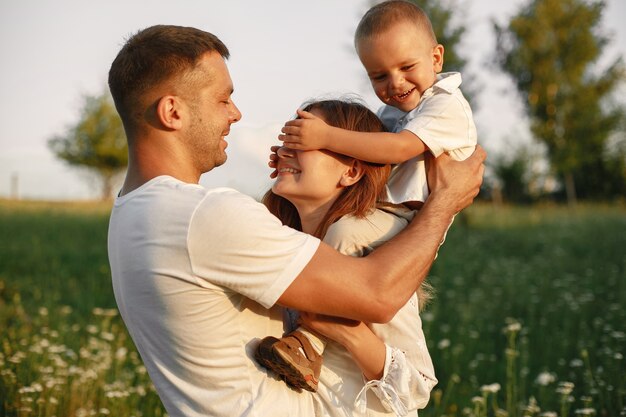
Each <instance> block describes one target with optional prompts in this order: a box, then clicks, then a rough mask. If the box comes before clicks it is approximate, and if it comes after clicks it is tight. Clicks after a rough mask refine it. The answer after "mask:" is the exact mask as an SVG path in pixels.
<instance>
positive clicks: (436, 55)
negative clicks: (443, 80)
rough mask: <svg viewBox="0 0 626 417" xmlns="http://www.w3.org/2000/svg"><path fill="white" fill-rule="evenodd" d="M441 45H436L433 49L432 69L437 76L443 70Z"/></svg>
mask: <svg viewBox="0 0 626 417" xmlns="http://www.w3.org/2000/svg"><path fill="white" fill-rule="evenodd" d="M443 53H444V49H443V45H442V44H437V45H436V46H435V47H434V48H433V69H434V70H435V72H436V73H437V74H439V73H440V72H441V71H442V70H443Z"/></svg>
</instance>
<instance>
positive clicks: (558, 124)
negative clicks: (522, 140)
mask: <svg viewBox="0 0 626 417" xmlns="http://www.w3.org/2000/svg"><path fill="white" fill-rule="evenodd" d="M603 9H604V3H603V2H602V1H585V0H530V1H528V2H527V3H526V4H525V5H524V6H523V7H522V8H521V10H520V11H519V13H518V14H517V15H515V16H514V17H513V18H511V20H510V22H509V23H508V25H506V26H500V25H498V24H494V28H495V32H496V35H497V39H498V42H497V45H498V48H497V56H496V61H497V63H498V64H499V65H500V67H501V68H502V70H503V71H504V72H506V73H508V74H509V75H510V76H511V78H512V79H513V81H514V83H515V85H516V87H517V89H518V90H519V92H520V93H521V95H522V97H523V101H524V104H525V107H526V110H527V113H528V115H529V118H530V122H531V131H532V133H533V134H534V135H535V137H536V138H537V139H539V140H540V141H542V142H543V143H545V145H546V146H547V151H548V157H549V159H550V162H551V165H552V168H553V170H554V171H555V173H556V174H557V175H558V176H559V178H561V179H562V180H563V181H564V183H565V187H566V190H567V192H568V199H569V200H570V201H572V202H574V201H575V199H576V195H577V193H578V194H579V195H580V197H583V198H599V197H610V196H617V195H623V194H624V193H626V187H624V185H625V184H626V183H625V179H626V175H625V174H626V171H625V170H624V165H625V163H626V154H621V155H613V157H612V158H611V159H607V158H606V152H605V150H606V147H607V142H608V141H609V138H610V137H611V134H612V133H614V132H616V131H618V130H619V126H620V124H621V123H622V121H623V119H624V117H625V112H624V108H623V107H620V106H617V105H614V106H611V105H610V103H609V101H608V99H610V98H611V94H612V93H613V92H614V91H615V90H616V88H617V87H618V86H619V85H620V83H622V82H623V81H624V79H625V77H624V76H625V70H624V65H623V63H622V60H621V59H618V60H616V61H614V62H613V63H612V64H611V65H609V66H608V68H606V69H604V70H600V71H598V69H597V68H596V64H597V62H598V60H599V58H600V57H601V55H602V51H603V49H604V47H605V46H606V44H607V43H608V38H607V37H605V36H604V35H602V33H601V31H600V28H599V24H600V20H601V17H602V11H603Z"/></svg>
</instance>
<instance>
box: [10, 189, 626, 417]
mask: <svg viewBox="0 0 626 417" xmlns="http://www.w3.org/2000/svg"><path fill="white" fill-rule="evenodd" d="M109 209H110V205H108V204H106V205H105V204H100V205H96V206H94V205H93V204H78V205H77V204H72V205H65V204H63V205H61V204H35V203H23V202H19V203H15V202H7V201H2V200H0V236H2V239H0V329H2V337H3V338H2V341H1V343H0V370H1V372H0V415H2V416H9V417H16V416H34V415H38V416H46V417H48V416H80V415H84V416H86V415H102V416H107V415H110V416H116V417H127V416H138V417H139V416H146V417H147V416H155V417H158V416H163V415H164V410H163V408H162V406H161V404H160V402H159V399H158V396H157V394H156V392H155V391H154V387H153V386H152V384H151V383H150V380H149V378H148V376H147V374H146V372H145V368H144V367H143V366H142V364H141V360H140V358H139V356H138V355H137V351H136V350H135V347H134V346H133V344H132V341H131V340H130V338H129V336H128V333H127V332H126V330H125V327H124V325H123V323H122V321H121V319H120V317H119V315H118V314H117V312H116V309H115V300H114V298H113V292H112V288H111V279H110V271H109V268H108V261H107V254H106V233H107V223H108V212H109ZM625 230H626V208H625V207H623V206H597V205H596V206H588V207H584V206H580V207H579V208H578V209H576V210H568V209H565V208H562V207H526V208H519V207H502V208H499V209H497V210H496V209H494V208H492V207H490V206H476V205H474V206H473V207H471V208H470V209H469V210H466V211H464V212H463V213H462V214H461V215H460V216H458V217H457V221H455V223H454V225H453V226H452V228H451V230H450V232H449V233H448V237H447V239H446V243H445V244H444V246H443V248H442V249H441V251H440V254H439V257H438V259H437V261H436V263H435V265H434V267H433V269H432V271H431V274H430V277H429V281H430V282H431V283H432V284H433V285H434V287H435V290H436V297H435V299H434V300H433V302H432V303H431V304H429V306H428V307H427V309H426V311H425V312H424V313H423V314H422V318H423V323H424V331H425V334H426V339H427V343H428V346H429V350H430V352H431V355H432V357H433V362H434V364H435V369H436V372H437V377H438V379H439V384H438V385H437V387H436V388H435V391H434V392H433V395H432V399H431V402H430V404H429V405H428V407H427V408H426V409H425V410H420V412H419V415H420V416H421V417H441V416H443V415H446V416H449V417H451V416H456V417H461V416H496V415H498V416H504V415H508V416H509V417H514V416H516V415H517V416H539V415H541V414H540V413H538V412H536V410H537V408H538V407H540V408H541V412H549V411H554V412H555V414H553V415H559V416H562V417H565V416H569V417H574V416H578V415H588V414H582V413H580V412H578V411H580V410H583V409H591V408H592V409H595V410H596V411H595V415H596V416H618V415H620V411H621V410H622V409H623V407H624V406H625V405H626V404H625V399H626V372H624V370H625V369H626V367H625V365H624V358H623V354H624V352H626V327H625V325H624V323H626V310H625V309H624V308H623V306H624V305H626V288H625V287H624V285H626V283H625V282H624V277H625V276H626V258H625V257H624V250H623V248H624V247H626V233H624V231H625ZM507 317H508V318H514V320H510V319H509V320H507ZM496 381H497V382H496ZM570 398H571V399H573V402H570ZM535 399H536V401H535ZM505 410H506V411H505ZM533 410H535V411H533ZM505 412H506V413H508V414H503V413H505ZM547 415H550V414H546V416H547Z"/></svg>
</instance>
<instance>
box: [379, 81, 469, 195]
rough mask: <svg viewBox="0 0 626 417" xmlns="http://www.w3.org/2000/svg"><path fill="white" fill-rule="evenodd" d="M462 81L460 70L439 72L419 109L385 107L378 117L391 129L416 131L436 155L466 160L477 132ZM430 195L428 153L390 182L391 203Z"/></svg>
mask: <svg viewBox="0 0 626 417" xmlns="http://www.w3.org/2000/svg"><path fill="white" fill-rule="evenodd" d="M461 82H462V78H461V74H460V73H458V72H448V73H443V74H439V75H438V76H437V82H436V83H435V84H434V85H433V86H432V87H430V88H429V89H427V90H426V91H425V92H424V94H423V95H422V99H421V100H420V102H419V104H418V105H417V107H416V108H415V109H413V110H411V111H410V112H408V113H407V112H403V111H402V110H399V109H397V108H395V107H392V106H383V107H382V108H381V109H380V110H379V111H378V116H379V117H380V119H381V120H382V121H383V123H384V124H385V127H386V128H387V129H388V130H389V131H391V132H394V133H397V132H400V131H402V130H408V131H410V132H412V133H414V134H415V135H416V136H417V138H416V140H421V141H422V142H424V144H426V146H428V148H429V150H430V152H431V153H432V154H433V156H435V157H438V156H439V155H441V154H442V153H444V152H446V153H448V154H449V155H450V156H451V157H452V158H454V159H456V160H464V159H466V158H467V157H469V156H470V155H471V154H472V153H473V152H474V149H475V147H476V143H477V134H476V126H475V124H474V119H473V117H472V109H471V108H470V105H469V103H468V102H467V100H466V99H465V97H464V96H463V93H462V92H461V90H460V89H459V86H460V85H461ZM418 138H419V139H418ZM427 197H428V183H427V180H426V164H425V163H424V154H422V155H418V156H416V157H415V158H412V159H409V160H408V161H405V162H402V163H400V164H398V165H396V166H395V167H394V168H393V170H392V172H391V176H390V178H389V181H388V182H387V198H388V200H389V202H391V203H395V204H401V203H404V202H407V201H422V202H424V201H426V198H427Z"/></svg>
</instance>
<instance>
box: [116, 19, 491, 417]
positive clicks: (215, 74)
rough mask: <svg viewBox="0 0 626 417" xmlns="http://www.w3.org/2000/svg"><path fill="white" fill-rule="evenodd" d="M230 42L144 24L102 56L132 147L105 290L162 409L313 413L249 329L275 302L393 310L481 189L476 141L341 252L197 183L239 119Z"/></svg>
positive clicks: (256, 328) (379, 316)
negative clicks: (404, 210)
mask: <svg viewBox="0 0 626 417" xmlns="http://www.w3.org/2000/svg"><path fill="white" fill-rule="evenodd" d="M228 56H229V52H228V49H227V48H226V46H225V45H224V44H223V43H222V42H221V41H220V40H219V39H218V38H217V37H215V36H214V35H212V34H210V33H206V32H203V31H200V30H198V29H194V28H186V27H176V26H153V27H150V28H147V29H145V30H143V31H140V32H139V33H137V34H136V35H134V36H133V37H131V38H130V39H129V40H128V41H127V43H126V44H125V45H124V47H123V48H122V50H121V51H120V52H119V54H118V56H117V57H116V58H115V60H114V62H113V64H112V66H111V70H110V72H109V86H110V89H111V93H112V95H113V99H114V101H115V105H116V108H117V110H118V112H119V113H120V116H121V118H122V121H123V123H124V129H125V131H126V135H127V138H128V149H129V166H128V172H127V176H126V180H125V182H124V184H123V186H122V190H121V191H120V195H119V197H118V198H117V199H116V201H115V205H114V207H113V211H112V213H111V220H110V226H109V242H108V245H109V259H110V263H111V272H112V280H113V288H114V292H115V297H116V301H117V303H118V306H119V309H120V312H121V314H122V317H123V319H124V322H125V324H126V326H127V327H128V330H129V332H130V334H131V336H132V338H133V341H134V342H135V344H136V346H137V349H138V350H139V353H140V354H141V357H142V359H143V361H144V363H145V365H146V368H147V369H148V373H149V374H150V377H151V379H152V381H153V382H154V384H155V386H156V389H157V391H158V393H159V396H160V397H161V399H162V401H163V404H164V405H165V408H166V409H167V412H168V413H169V415H170V416H172V417H175V416H244V415H245V416H305V417H306V416H311V415H313V409H314V404H313V401H314V399H313V397H312V396H311V395H309V394H298V393H296V392H294V391H290V390H289V389H286V388H285V386H284V384H282V383H281V382H280V381H277V380H275V379H272V378H269V377H268V375H267V374H266V373H265V371H264V370H262V369H261V368H260V367H258V366H257V365H256V364H255V362H254V360H253V351H254V349H255V347H256V345H257V344H258V341H259V339H260V338H262V337H265V336H268V335H274V336H280V334H281V333H282V320H281V312H280V309H279V308H277V307H276V305H277V304H279V305H282V306H287V307H293V308H297V309H299V310H303V311H311V312H317V313H324V314H329V315H334V316H343V317H349V318H353V319H359V320H365V321H373V322H381V321H387V320H390V319H391V318H392V317H393V315H394V314H395V312H396V311H397V310H398V309H399V308H400V307H401V306H402V305H404V304H405V303H406V301H407V300H408V298H409V297H410V295H411V294H412V293H413V292H415V290H416V288H417V287H418V286H419V285H420V283H421V281H422V280H423V279H424V277H425V276H426V274H427V272H428V269H429V268H430V265H431V263H432V259H433V258H434V256H435V252H436V250H437V247H438V245H439V242H440V241H441V239H442V236H443V234H444V232H445V230H446V228H447V226H448V225H449V223H450V221H451V219H452V216H453V215H454V214H455V213H456V212H458V211H459V210H461V209H463V208H464V207H466V206H468V205H469V204H471V202H472V200H473V198H474V197H475V196H476V194H477V193H478V189H479V186H480V183H481V180H482V172H483V166H482V162H483V161H484V157H485V156H484V152H483V151H482V150H479V151H477V152H476V154H475V155H474V156H473V157H471V158H470V159H469V160H467V161H466V162H462V163H460V162H453V161H450V160H449V159H447V158H445V157H444V158H441V159H440V160H439V161H437V162H436V163H433V164H432V166H433V170H432V172H431V177H430V178H431V184H432V188H433V191H432V194H431V196H430V197H429V199H428V201H427V203H426V204H425V205H424V208H423V209H422V211H421V212H420V214H419V215H418V216H416V219H415V220H414V221H413V222H412V224H411V225H409V226H408V227H407V228H406V230H405V231H404V232H403V233H401V234H400V235H399V236H398V237H397V238H395V239H393V240H392V241H390V242H389V243H388V244H386V245H384V246H382V247H381V248H380V249H378V250H377V251H376V252H374V253H373V254H371V255H370V256H368V257H366V258H360V259H357V258H351V257H346V256H342V255H340V254H338V253H337V252H336V251H334V250H333V249H331V248H329V247H328V246H326V245H325V244H323V243H320V242H319V240H317V239H316V238H314V237H311V236H309V235H306V234H302V233H300V232H297V231H294V230H292V229H289V228H287V227H284V226H282V225H281V224H280V222H279V221H278V220H277V219H276V218H274V217H273V216H271V215H270V214H269V212H268V211H267V210H266V209H265V207H263V206H262V205H261V204H259V203H257V202H255V201H254V200H253V199H251V198H250V197H247V196H245V195H242V194H240V193H238V192H236V191H234V190H229V189H224V188H221V189H214V190H207V189H204V188H203V187H201V186H200V185H198V181H199V179H200V175H201V174H202V173H204V172H208V171H210V170H212V169H213V168H214V167H216V166H219V165H221V164H223V163H224V162H225V161H226V153H225V149H226V146H227V143H226V141H225V137H226V136H227V135H228V133H229V131H230V125H231V124H233V123H235V122H237V121H238V120H239V119H240V118H241V113H240V112H239V110H238V109H237V107H236V106H235V104H234V103H233V101H232V99H231V94H232V92H233V85H232V81H231V79H230V75H229V73H228V69H227V67H226V64H225V59H226V58H228ZM383 300H384V301H383Z"/></svg>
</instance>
